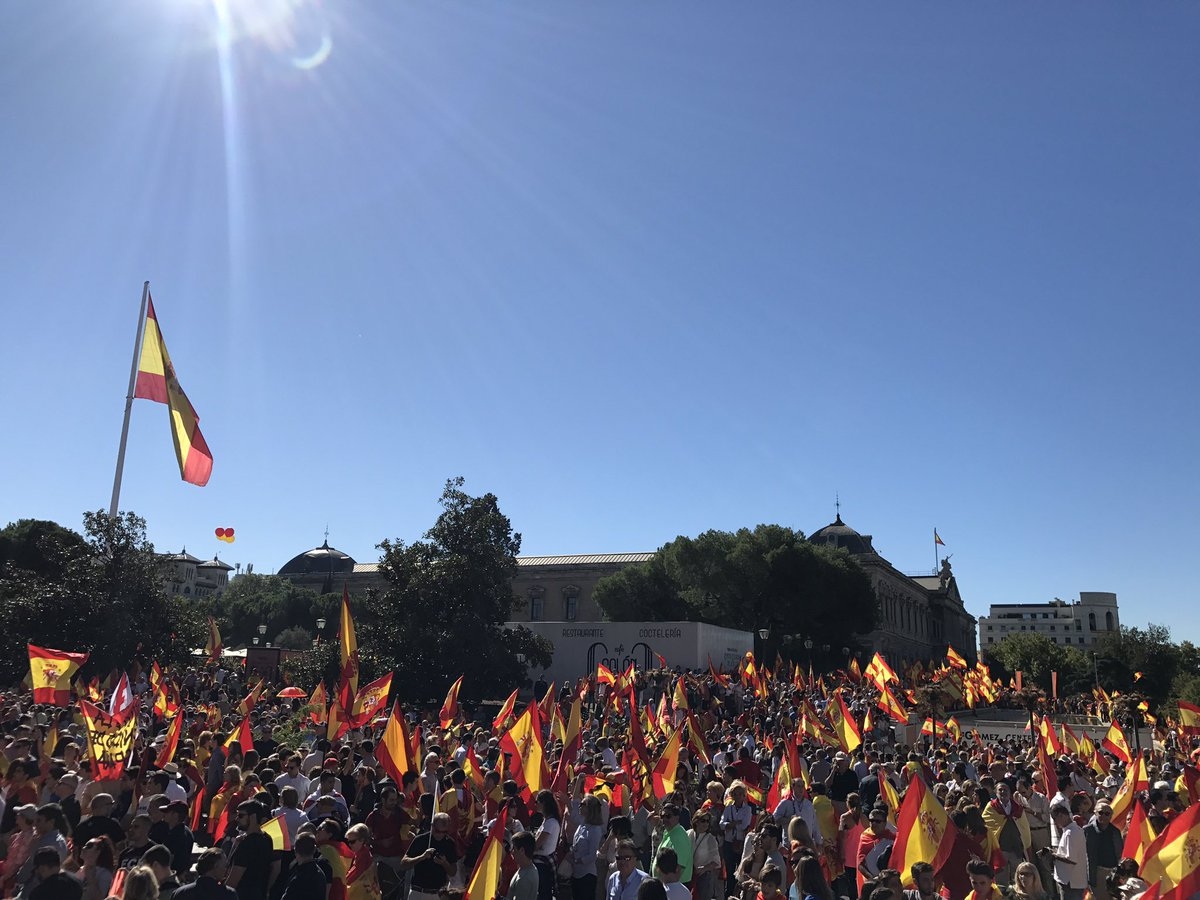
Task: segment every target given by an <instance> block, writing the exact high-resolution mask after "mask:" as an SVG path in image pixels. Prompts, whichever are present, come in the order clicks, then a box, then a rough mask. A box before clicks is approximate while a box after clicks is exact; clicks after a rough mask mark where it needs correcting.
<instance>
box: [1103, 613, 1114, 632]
mask: <svg viewBox="0 0 1200 900" xmlns="http://www.w3.org/2000/svg"><path fill="white" fill-rule="evenodd" d="M1104 630H1105V631H1112V630H1113V614H1112V612H1106V613H1105V614H1104Z"/></svg>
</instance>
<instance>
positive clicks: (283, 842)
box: [262, 816, 292, 853]
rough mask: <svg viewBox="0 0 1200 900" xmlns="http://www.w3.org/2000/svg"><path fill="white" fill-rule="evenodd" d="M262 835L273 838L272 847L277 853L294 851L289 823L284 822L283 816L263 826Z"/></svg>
mask: <svg viewBox="0 0 1200 900" xmlns="http://www.w3.org/2000/svg"><path fill="white" fill-rule="evenodd" d="M262 833H263V834H266V835H269V836H270V838H271V846H272V847H273V848H274V850H275V852H277V853H281V852H282V853H290V852H291V850H292V836H291V834H290V832H288V826H287V822H285V821H284V820H283V816H276V817H275V818H273V819H268V820H267V821H266V822H263V824H262Z"/></svg>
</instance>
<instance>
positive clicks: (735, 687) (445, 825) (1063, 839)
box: [0, 667, 1197, 900]
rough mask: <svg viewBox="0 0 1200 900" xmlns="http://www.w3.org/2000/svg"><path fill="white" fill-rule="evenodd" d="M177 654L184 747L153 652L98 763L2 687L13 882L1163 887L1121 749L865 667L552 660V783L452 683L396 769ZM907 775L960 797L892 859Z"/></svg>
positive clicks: (868, 897) (49, 885) (1164, 786)
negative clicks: (878, 676)
mask: <svg viewBox="0 0 1200 900" xmlns="http://www.w3.org/2000/svg"><path fill="white" fill-rule="evenodd" d="M175 677H177V678H178V682H177V683H178V686H179V689H180V692H181V694H180V695H181V698H182V701H183V702H182V706H181V708H180V711H179V715H181V716H183V717H184V720H183V734H182V736H181V739H180V740H179V743H178V745H177V748H176V750H175V753H174V754H173V758H172V759H170V760H169V761H166V762H165V763H163V764H162V765H161V766H160V765H156V764H155V760H156V758H157V757H158V756H159V754H158V750H159V749H160V748H161V746H162V742H163V741H164V740H165V736H166V731H167V727H168V723H167V722H165V721H162V720H160V719H159V718H157V717H156V716H155V715H154V710H153V701H152V697H151V692H150V691H149V690H148V689H147V687H148V686H147V685H146V684H145V682H144V680H143V679H137V680H135V683H134V685H133V693H134V695H135V697H136V700H135V702H137V703H139V704H140V705H141V709H140V713H139V732H138V737H137V740H136V744H135V747H134V752H133V753H132V754H131V757H130V759H129V761H128V764H127V765H126V766H125V767H124V771H123V772H121V774H120V776H119V777H118V778H115V779H108V780H103V779H99V778H97V777H94V773H93V765H92V760H91V759H90V758H89V755H88V740H87V731H86V728H85V727H84V725H83V723H82V722H81V720H80V718H79V716H78V715H77V713H76V711H75V710H74V709H73V708H70V707H68V708H58V707H52V706H46V705H39V704H35V703H33V702H32V699H31V697H30V695H29V694H28V693H23V694H22V693H20V692H11V693H9V694H7V695H5V696H4V697H3V722H2V731H3V734H4V739H5V746H4V750H3V753H2V754H0V766H2V767H3V769H4V771H3V776H4V790H3V794H2V796H0V849H2V850H3V860H2V862H0V866H2V869H0V871H2V873H3V874H2V879H3V890H4V893H3V896H4V897H6V898H7V897H17V898H21V900H105V898H108V897H120V898H127V900H166V898H171V897H175V898H177V900H234V898H240V900H374V898H378V897H385V898H386V900H405V898H408V900H434V898H435V897H437V898H443V900H444V898H446V897H447V896H448V895H449V896H452V895H454V894H461V893H464V892H468V891H470V894H471V900H492V898H494V897H506V898H508V900H552V898H557V900H568V898H570V900H687V898H690V900H726V898H736V900H775V898H776V897H778V896H780V895H782V896H784V897H787V898H795V900H834V898H848V900H934V898H935V897H939V896H940V897H943V898H946V900H999V898H1001V897H1004V898H1009V900H1083V898H1084V896H1085V894H1087V893H1090V894H1091V896H1092V897H1093V898H1095V900H1136V898H1137V897H1139V896H1140V895H1142V894H1143V893H1145V892H1146V891H1147V889H1148V887H1149V886H1148V885H1147V883H1146V882H1145V881H1144V880H1143V879H1141V878H1140V876H1139V869H1140V864H1139V862H1138V861H1137V860H1135V859H1133V858H1129V857H1128V855H1127V854H1126V853H1125V850H1126V848H1127V840H1126V838H1127V833H1126V832H1127V831H1128V829H1129V828H1130V827H1135V826H1134V825H1133V822H1134V820H1135V816H1133V815H1130V814H1128V813H1125V814H1123V815H1122V819H1123V821H1121V822H1120V823H1119V825H1118V824H1114V823H1113V816H1112V814H1113V800H1114V797H1115V795H1116V794H1117V792H1118V789H1119V788H1120V787H1121V785H1122V784H1123V783H1124V781H1125V772H1126V766H1127V765H1128V763H1127V762H1125V761H1123V760H1121V759H1119V758H1118V757H1117V756H1115V755H1110V754H1104V757H1103V759H1101V760H1100V761H1099V764H1097V761H1096V760H1095V758H1094V757H1092V758H1091V759H1089V758H1087V757H1086V756H1085V755H1082V754H1079V753H1071V752H1062V753H1061V754H1060V755H1058V756H1056V757H1052V758H1050V759H1049V761H1048V762H1049V765H1050V766H1052V767H1053V770H1054V771H1053V773H1048V772H1047V771H1046V765H1047V758H1046V757H1045V755H1044V754H1039V753H1038V752H1037V749H1038V748H1037V742H1038V740H1039V738H1038V735H1037V733H1036V729H1035V730H1034V731H1033V732H1030V733H1028V734H1025V735H1017V736H1014V737H1011V738H1002V739H994V740H991V741H983V740H982V739H980V738H979V736H978V734H975V735H971V734H967V735H962V734H959V733H955V732H953V731H951V730H949V729H945V728H943V729H942V730H941V731H940V733H937V734H936V735H935V734H923V735H922V734H920V733H919V732H920V727H919V723H918V725H917V726H916V727H915V728H914V727H912V726H905V725H902V724H900V723H898V722H896V721H893V720H889V719H888V717H887V716H885V715H882V714H880V713H879V711H878V709H876V704H877V700H878V698H879V691H878V689H877V687H876V686H874V685H872V684H871V683H870V681H868V680H866V679H863V678H861V677H858V678H855V679H850V678H847V677H846V676H845V675H844V674H843V675H839V676H829V681H828V684H827V683H826V680H825V679H819V680H818V681H811V682H808V683H796V682H795V681H792V682H784V681H775V680H758V681H756V682H755V683H753V684H752V685H751V684H746V683H743V682H742V681H739V680H738V678H737V676H736V675H735V676H733V677H732V678H730V677H728V676H723V675H721V674H719V673H716V672H713V671H711V670H710V671H702V672H684V673H663V672H659V673H645V674H644V675H637V674H636V673H635V674H634V676H633V680H632V681H631V682H630V683H629V684H628V685H627V687H628V697H627V698H626V699H625V701H624V702H614V700H613V696H612V695H613V688H612V687H611V686H608V685H604V686H599V685H597V684H595V683H594V679H590V678H589V679H584V680H582V681H581V683H579V684H575V685H569V686H564V687H563V688H562V690H561V692H555V691H554V690H553V688H547V686H545V685H544V683H539V684H538V685H537V686H536V688H537V690H535V696H534V697H533V701H532V702H536V703H537V704H538V705H539V707H541V708H550V707H553V706H555V705H556V704H557V705H558V709H557V710H556V711H553V710H552V714H551V715H548V716H545V717H544V719H543V731H542V733H541V735H540V741H541V743H542V744H543V746H544V749H545V754H546V761H547V770H548V771H549V772H558V771H559V769H560V767H559V766H558V761H559V755H560V754H562V753H563V752H564V749H565V748H564V745H563V740H562V736H561V726H560V727H558V728H556V727H553V725H552V722H553V720H554V719H555V715H557V717H558V721H559V722H562V721H565V720H566V717H567V712H566V710H568V709H569V708H570V706H571V704H572V703H573V702H574V700H575V699H576V698H580V699H581V701H582V707H581V708H582V722H581V730H580V735H579V743H578V752H577V753H576V754H575V755H574V757H573V759H572V760H571V765H569V766H566V767H561V768H563V769H565V771H563V772H562V773H561V774H562V775H563V776H565V777H560V778H558V779H556V780H555V781H554V782H553V783H549V782H547V783H543V784H530V783H528V780H527V779H525V778H524V777H523V776H522V775H521V774H520V765H519V763H520V761H519V760H514V759H513V758H512V756H511V754H510V753H508V752H506V749H505V743H504V741H503V737H504V733H505V729H506V728H507V727H508V726H509V725H510V724H511V722H512V718H513V717H512V716H510V717H509V718H508V720H507V721H493V719H492V716H493V714H494V709H486V710H485V708H482V707H481V708H478V709H475V710H465V711H464V712H463V713H460V714H459V715H458V716H457V718H456V720H455V721H453V722H451V723H449V724H448V726H446V724H445V723H442V722H440V721H439V713H438V710H436V709H428V710H425V711H421V710H416V709H411V710H409V711H408V713H407V718H408V725H409V727H410V729H411V730H412V731H413V732H414V733H419V734H420V735H421V736H422V737H421V739H420V748H419V750H418V751H417V753H416V754H413V755H412V756H411V757H410V758H412V760H413V764H412V766H411V767H410V769H409V770H408V771H406V772H404V773H403V774H402V776H401V777H400V778H399V779H398V780H397V779H395V778H393V777H390V776H389V775H388V774H387V773H386V772H385V768H384V767H383V766H382V765H381V764H380V761H379V759H378V756H377V750H378V749H379V741H380V740H381V737H382V734H381V733H382V731H383V728H384V724H385V721H386V717H382V718H381V719H379V720H376V721H375V722H373V723H369V724H367V725H365V726H364V727H362V728H352V729H349V730H348V731H346V732H345V733H344V734H340V735H338V734H333V733H331V732H330V731H329V730H328V729H327V726H326V725H325V724H322V723H321V722H320V719H321V717H320V716H319V715H314V714H312V713H311V710H309V709H307V708H305V701H304V700H300V699H283V698H278V697H276V696H275V695H274V688H270V689H268V690H266V691H263V690H261V689H260V691H259V693H260V694H261V695H262V697H263V699H261V700H259V701H258V702H257V703H256V704H255V705H254V707H253V709H251V710H250V712H249V714H248V716H247V717H246V718H247V719H248V720H249V726H250V729H251V731H250V733H251V736H252V745H250V746H242V743H241V742H239V741H236V740H230V739H229V736H230V735H231V734H232V735H236V734H237V733H238V726H239V719H240V716H239V715H238V710H237V708H238V704H239V700H240V699H241V698H242V696H243V695H244V694H245V693H246V691H247V682H252V681H253V680H254V678H253V673H251V674H250V675H247V674H246V673H242V672H238V671H236V670H234V671H229V670H226V669H223V668H215V667H214V668H210V669H208V670H207V671H205V670H194V671H187V672H183V673H179V674H178V675H177V676H175ZM801 681H803V680H801ZM833 688H836V689H837V690H838V691H839V692H840V694H841V700H840V701H839V702H841V703H843V704H844V708H845V709H846V710H849V711H850V712H851V713H852V715H853V716H854V718H855V719H856V720H857V722H856V727H858V726H857V723H858V722H862V720H863V719H864V718H866V717H867V714H868V713H869V712H871V711H872V710H874V711H875V715H874V716H873V717H872V724H871V727H869V728H867V729H865V730H862V731H861V733H860V734H858V735H857V737H858V738H859V740H858V741H857V742H856V743H855V745H854V746H845V747H844V748H843V747H841V746H837V745H836V744H835V742H831V741H830V740H828V739H826V738H822V737H820V735H821V734H822V733H825V732H826V731H827V729H809V728H808V727H807V726H808V725H809V723H808V721H807V717H808V715H809V711H815V712H816V713H817V714H818V715H819V716H824V715H825V714H826V712H827V710H826V706H827V705H828V704H831V703H832V702H833V701H832V700H831V699H830V697H831V690H832V689H833ZM543 692H545V694H544V696H541V695H540V694H541V693H543ZM664 694H665V695H666V698H667V699H665V700H664V699H663V695H664ZM630 701H632V703H631V702H630ZM656 711H657V712H656ZM518 712H519V709H518V710H515V711H514V715H515V714H516V713H518ZM631 716H633V717H635V718H636V719H637V721H636V722H631V720H630V717H631ZM864 724H865V723H864ZM677 731H678V732H679V733H680V734H684V733H685V732H686V734H687V737H686V738H685V739H683V740H681V742H680V743H681V747H680V752H679V756H678V764H677V768H676V771H674V772H673V773H670V772H668V773H667V776H668V777H667V778H666V779H665V780H661V779H660V780H659V781H655V780H654V779H652V778H651V775H650V772H649V766H650V764H651V763H652V762H653V759H650V760H642V761H640V762H639V757H640V756H642V755H644V753H645V752H649V753H650V754H651V755H652V757H654V758H657V754H659V753H660V752H661V751H662V750H663V748H664V747H665V746H666V745H667V744H668V743H669V742H670V741H669V735H670V734H672V733H674V732H677ZM814 731H815V732H816V733H817V736H815V737H814V736H813V732H814ZM935 731H936V729H935ZM241 733H242V734H244V732H241ZM1194 743H1195V740H1194V739H1188V738H1186V737H1185V739H1184V741H1182V742H1179V743H1176V744H1173V745H1172V746H1171V747H1170V748H1165V747H1162V746H1157V745H1156V746H1155V747H1153V748H1148V749H1146V750H1145V751H1142V753H1143V758H1144V762H1145V765H1146V772H1147V775H1148V779H1147V784H1146V785H1145V789H1144V790H1142V791H1140V793H1139V795H1138V796H1137V797H1136V798H1135V800H1134V803H1135V805H1136V806H1137V807H1138V810H1139V812H1140V816H1138V817H1136V819H1137V822H1138V823H1143V822H1144V823H1145V824H1144V826H1143V825H1142V824H1138V825H1137V826H1136V827H1139V828H1141V827H1145V828H1148V829H1150V830H1151V833H1157V832H1161V831H1162V829H1164V828H1165V827H1167V825H1169V824H1170V823H1171V821H1172V820H1174V819H1175V818H1176V817H1178V816H1180V815H1182V814H1184V812H1185V811H1186V810H1187V809H1188V808H1189V806H1190V804H1191V802H1192V801H1194V800H1196V799H1197V798H1196V796H1195V794H1196V791H1195V784H1194V781H1193V780H1191V776H1192V775H1194V772H1195V769H1194V768H1193V764H1194V762H1195V759H1194V756H1193V755H1192V754H1193V750H1192V745H1193V744H1194ZM414 749H415V748H414ZM639 751H641V752H639ZM789 760H791V761H790V762H789ZM797 762H798V763H799V765H798V766H797ZM792 769H798V771H792ZM781 770H786V776H787V777H786V778H784V777H782V773H781ZM1048 774H1052V776H1053V777H1052V779H1050V783H1052V784H1055V785H1057V790H1055V791H1051V790H1048V788H1047V782H1048V779H1047V775H1048ZM917 781H920V782H921V785H922V786H923V787H924V788H927V789H928V791H929V793H930V794H932V796H933V797H934V798H935V799H936V802H937V803H938V804H939V805H940V808H942V809H944V810H945V811H946V813H947V814H948V816H949V820H950V821H951V822H952V823H953V837H952V844H951V845H949V850H948V852H946V853H942V854H940V855H941V858H940V859H929V860H921V861H919V862H917V863H915V864H912V865H910V866H908V867H907V868H905V869H901V868H899V867H898V861H897V860H896V859H894V858H893V850H894V849H895V848H896V844H897V838H898V833H897V826H898V819H897V816H898V807H899V804H901V803H902V802H903V800H904V798H905V797H906V795H907V793H908V792H909V791H910V790H911V789H912V788H913V786H914V784H915V782H917ZM522 782H524V783H522ZM501 817H502V818H501ZM498 821H499V822H500V823H501V824H502V829H497V827H496V824H497V822H498ZM489 839H496V840H499V841H501V842H502V855H501V858H502V864H501V866H500V867H499V871H498V872H497V871H494V870H493V869H492V868H488V867H487V866H482V865H477V864H478V863H479V860H480V859H481V857H482V856H486V855H487V854H486V850H487V848H486V843H487V841H488V840H489ZM1142 862H1143V863H1144V860H1143V861H1142ZM935 863H936V866H935ZM480 873H482V874H480ZM473 876H474V877H473Z"/></svg>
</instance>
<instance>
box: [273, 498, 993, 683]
mask: <svg viewBox="0 0 1200 900" xmlns="http://www.w3.org/2000/svg"><path fill="white" fill-rule="evenodd" d="M809 540H811V541H812V542H813V543H817V544H827V545H831V546H834V547H840V548H842V549H844V550H846V551H847V552H848V553H849V554H850V555H851V556H853V557H854V560H855V562H857V563H858V564H859V565H860V566H862V568H863V570H864V571H865V572H866V573H867V575H868V576H869V577H870V579H871V584H872V586H873V587H874V589H875V595H876V597H878V598H879V606H880V623H879V627H878V628H877V629H876V630H875V631H873V632H871V633H870V634H868V635H864V636H863V643H864V644H866V645H868V646H870V647H871V649H872V650H879V651H880V652H882V653H884V654H885V655H886V656H887V657H888V659H889V660H891V661H892V662H893V663H896V662H900V661H903V660H914V661H915V660H918V659H931V658H940V657H941V656H942V655H943V654H944V653H945V652H946V645H947V644H953V645H954V648H955V649H956V650H958V652H960V653H961V654H962V655H963V656H965V657H966V658H967V659H968V660H969V661H972V662H973V661H974V660H975V658H976V640H975V618H974V617H973V616H971V615H970V613H968V612H967V611H966V610H965V609H964V608H963V602H962V598H961V597H960V596H959V593H958V584H957V582H956V581H955V580H954V575H953V573H952V572H951V571H950V563H949V562H948V561H947V562H944V563H943V564H942V570H941V572H939V573H937V574H931V575H926V576H922V575H916V576H913V575H905V574H904V573H903V572H901V571H900V570H899V569H897V568H896V567H895V566H893V565H892V564H891V563H890V562H888V561H887V560H886V559H884V558H883V557H882V556H880V555H879V553H878V551H876V550H875V548H874V547H873V546H872V544H871V536H870V535H863V534H859V533H858V532H857V531H855V530H854V529H853V528H851V527H849V526H848V525H846V524H845V523H844V522H842V517H841V515H840V513H839V515H838V517H837V520H836V521H834V522H833V523H832V524H831V525H826V526H825V527H824V528H822V529H820V530H819V531H817V532H816V533H815V534H813V535H812V536H811V537H810V538H809ZM653 555H654V554H652V553H600V554H588V555H578V556H521V557H518V558H517V575H516V577H515V578H514V579H513V597H514V599H515V601H516V602H515V603H514V609H513V612H512V615H511V617H510V620H511V621H514V622H539V621H549V622H599V621H602V620H603V616H602V615H601V612H600V608H599V607H598V606H597V605H596V602H595V600H594V599H593V597H592V594H593V591H594V590H595V587H596V583H597V582H598V581H599V580H600V579H601V578H604V577H605V576H607V575H612V574H614V573H616V572H619V571H620V570H621V569H623V568H624V567H625V566H629V565H633V564H635V563H641V562H646V561H647V560H648V559H650V558H651V557H652V556H653ZM279 575H281V576H283V577H284V578H288V579H290V580H291V581H293V582H295V583H297V584H301V585H304V586H305V587H309V588H312V589H313V590H317V591H321V592H323V593H328V592H330V591H337V590H340V589H341V586H342V584H343V583H346V584H348V585H349V587H350V592H351V593H356V592H359V591H362V590H365V589H366V588H369V587H380V586H381V583H382V579H381V578H380V575H379V566H378V564H376V563H359V562H355V561H354V559H352V558H351V557H350V556H349V555H348V554H346V553H343V552H342V551H340V550H337V549H335V548H333V547H330V546H329V542H328V541H326V542H325V543H323V544H322V545H321V546H320V547H315V548H313V549H312V550H307V551H305V552H304V553H301V554H299V555H297V556H295V557H293V558H292V559H291V560H289V561H288V562H287V563H286V564H285V565H284V566H283V567H282V568H281V569H280V570H279Z"/></svg>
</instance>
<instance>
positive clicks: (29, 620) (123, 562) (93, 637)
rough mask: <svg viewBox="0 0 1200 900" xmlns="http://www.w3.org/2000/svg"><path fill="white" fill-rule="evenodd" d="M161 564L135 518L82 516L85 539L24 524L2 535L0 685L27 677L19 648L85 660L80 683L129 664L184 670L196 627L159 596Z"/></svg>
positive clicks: (190, 616) (199, 629)
mask: <svg viewBox="0 0 1200 900" xmlns="http://www.w3.org/2000/svg"><path fill="white" fill-rule="evenodd" d="M159 578H160V563H159V560H158V557H157V556H156V555H155V553H154V547H153V545H152V544H151V543H150V542H149V541H148V540H147V539H146V522H145V520H144V519H142V518H140V517H139V516H136V515H134V514H133V513H123V514H122V515H120V516H117V517H116V518H109V516H108V514H107V513H106V512H104V511H103V510H101V511H97V512H89V513H85V514H84V534H83V535H79V534H77V533H76V532H73V531H70V530H69V529H66V528H63V527H62V526H60V525H58V524H56V523H54V522H37V521H32V520H22V521H20V522H16V523H14V524H12V525H9V526H8V527H7V528H5V529H4V530H3V532H0V679H2V680H5V681H16V680H19V679H20V678H21V677H22V675H23V674H24V673H25V672H26V671H27V670H28V663H27V659H28V657H27V655H26V649H25V644H26V643H27V642H30V643H34V644H39V645H42V646H48V647H54V648H56V649H60V650H70V651H87V652H89V653H90V654H91V659H90V661H89V663H88V666H87V668H86V669H85V670H84V673H83V674H84V675H85V676H86V675H88V674H90V673H99V674H105V673H107V672H108V671H110V670H111V669H113V668H125V667H127V666H128V665H129V664H130V662H131V661H133V660H134V659H135V658H137V659H141V660H143V661H144V660H148V659H151V658H155V659H158V660H159V661H161V662H183V661H186V660H187V659H188V658H189V657H188V652H189V649H190V648H191V647H195V646H199V645H202V644H203V642H204V638H203V634H204V625H203V617H202V616H201V615H200V614H199V612H198V611H197V610H196V609H195V607H191V606H189V605H187V604H186V603H185V602H184V601H183V600H182V599H181V598H172V597H168V596H166V595H165V594H164V593H163V591H162V589H161V586H160V581H159Z"/></svg>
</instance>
